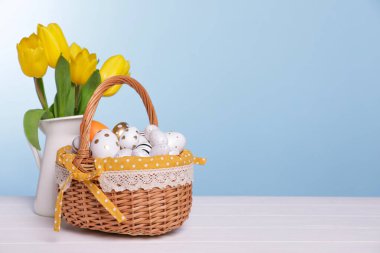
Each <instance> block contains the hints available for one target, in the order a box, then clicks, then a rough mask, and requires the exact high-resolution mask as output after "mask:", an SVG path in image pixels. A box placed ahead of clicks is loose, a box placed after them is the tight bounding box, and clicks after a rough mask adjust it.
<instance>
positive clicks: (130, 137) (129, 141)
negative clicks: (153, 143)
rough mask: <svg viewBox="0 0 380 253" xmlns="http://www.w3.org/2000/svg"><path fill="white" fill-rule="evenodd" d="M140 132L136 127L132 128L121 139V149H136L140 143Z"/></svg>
mask: <svg viewBox="0 0 380 253" xmlns="http://www.w3.org/2000/svg"><path fill="white" fill-rule="evenodd" d="M139 138H140V134H139V130H138V129H137V128H136V127H130V128H128V130H126V131H125V132H124V133H123V134H122V135H121V137H120V139H119V143H120V146H121V148H128V149H134V148H136V146H137V144H138V143H139Z"/></svg>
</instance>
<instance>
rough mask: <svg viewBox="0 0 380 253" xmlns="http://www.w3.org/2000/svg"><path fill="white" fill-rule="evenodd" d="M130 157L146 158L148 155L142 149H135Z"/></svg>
mask: <svg viewBox="0 0 380 253" xmlns="http://www.w3.org/2000/svg"><path fill="white" fill-rule="evenodd" d="M132 156H141V157H148V156H149V153H148V152H147V151H146V150H144V149H139V148H136V149H134V150H133V151H132Z"/></svg>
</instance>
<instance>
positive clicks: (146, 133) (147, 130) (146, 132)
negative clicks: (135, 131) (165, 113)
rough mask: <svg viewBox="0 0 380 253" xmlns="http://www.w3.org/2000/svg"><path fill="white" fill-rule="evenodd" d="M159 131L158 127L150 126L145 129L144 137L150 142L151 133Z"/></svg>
mask: <svg viewBox="0 0 380 253" xmlns="http://www.w3.org/2000/svg"><path fill="white" fill-rule="evenodd" d="M157 129H158V126H156V125H149V126H147V127H146V128H145V130H144V136H145V138H146V139H147V140H150V133H151V132H152V131H153V130H157Z"/></svg>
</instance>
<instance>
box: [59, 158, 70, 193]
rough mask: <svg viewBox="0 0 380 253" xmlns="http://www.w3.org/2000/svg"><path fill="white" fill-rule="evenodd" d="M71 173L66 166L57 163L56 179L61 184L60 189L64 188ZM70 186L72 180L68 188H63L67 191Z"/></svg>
mask: <svg viewBox="0 0 380 253" xmlns="http://www.w3.org/2000/svg"><path fill="white" fill-rule="evenodd" d="M69 175H70V173H69V171H68V170H66V169H65V168H64V167H62V166H59V165H58V164H56V165H55V179H56V182H57V184H58V185H59V189H62V186H63V184H64V183H65V181H66V179H67V178H68V177H69ZM69 187H70V182H69V183H68V184H67V185H66V188H65V189H63V190H64V191H66V190H67V189H68V188H69Z"/></svg>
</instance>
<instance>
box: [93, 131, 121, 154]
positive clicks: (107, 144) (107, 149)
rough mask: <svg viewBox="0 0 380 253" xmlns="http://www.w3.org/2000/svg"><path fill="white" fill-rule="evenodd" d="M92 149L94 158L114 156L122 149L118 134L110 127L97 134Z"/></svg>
mask: <svg viewBox="0 0 380 253" xmlns="http://www.w3.org/2000/svg"><path fill="white" fill-rule="evenodd" d="M90 149H91V152H92V156H93V157H94V158H104V157H114V156H115V155H116V153H117V152H119V150H120V146H119V142H118V139H117V137H116V135H115V134H114V133H113V132H112V131H111V130H109V129H103V130H100V131H99V132H98V133H96V134H95V136H94V139H93V140H92V142H91V145H90Z"/></svg>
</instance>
